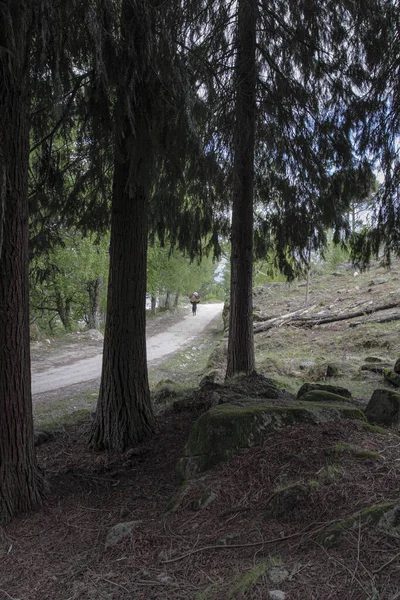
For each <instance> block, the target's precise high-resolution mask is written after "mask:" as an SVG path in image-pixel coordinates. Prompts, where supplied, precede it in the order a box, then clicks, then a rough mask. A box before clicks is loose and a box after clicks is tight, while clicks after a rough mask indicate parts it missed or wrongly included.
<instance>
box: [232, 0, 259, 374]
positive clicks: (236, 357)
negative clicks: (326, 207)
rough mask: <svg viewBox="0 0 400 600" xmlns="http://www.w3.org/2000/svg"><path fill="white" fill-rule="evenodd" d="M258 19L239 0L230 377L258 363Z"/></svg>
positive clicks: (247, 0)
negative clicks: (255, 272) (255, 281)
mask: <svg viewBox="0 0 400 600" xmlns="http://www.w3.org/2000/svg"><path fill="white" fill-rule="evenodd" d="M256 22H257V1H256V0H239V4H238V27H237V56H236V65H235V78H236V109H235V114H236V122H235V134H234V164H233V206H232V244H231V290H230V317H229V338H228V366H227V372H226V376H227V377H232V375H235V374H236V373H251V372H252V371H253V370H254V367H255V360H254V337H253V289H252V288H253V183H254V140H255V114H256V104H255V94H256Z"/></svg>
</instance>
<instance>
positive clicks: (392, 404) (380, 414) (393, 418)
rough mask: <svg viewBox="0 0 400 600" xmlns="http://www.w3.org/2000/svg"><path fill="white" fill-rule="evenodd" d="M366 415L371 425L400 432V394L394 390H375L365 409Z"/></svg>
mask: <svg viewBox="0 0 400 600" xmlns="http://www.w3.org/2000/svg"><path fill="white" fill-rule="evenodd" d="M365 415H366V417H367V419H368V421H370V422H371V423H379V424H381V425H387V426H388V427H393V428H394V429H397V430H400V394H399V393H398V392H395V391H392V390H385V389H378V390H375V391H374V393H373V394H372V396H371V400H370V401H369V402H368V405H367V407H366V409H365Z"/></svg>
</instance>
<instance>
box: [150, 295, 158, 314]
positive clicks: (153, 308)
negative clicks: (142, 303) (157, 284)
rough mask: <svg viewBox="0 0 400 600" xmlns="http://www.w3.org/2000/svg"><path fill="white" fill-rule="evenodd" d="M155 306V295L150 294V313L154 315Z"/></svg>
mask: <svg viewBox="0 0 400 600" xmlns="http://www.w3.org/2000/svg"><path fill="white" fill-rule="evenodd" d="M156 308H157V298H156V296H153V294H152V295H151V314H152V315H155V314H156Z"/></svg>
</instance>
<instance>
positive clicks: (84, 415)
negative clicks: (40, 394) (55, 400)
mask: <svg viewBox="0 0 400 600" xmlns="http://www.w3.org/2000/svg"><path fill="white" fill-rule="evenodd" d="M90 412H91V411H90V410H89V409H87V408H81V409H80V410H75V411H74V412H72V413H69V414H66V413H64V414H61V415H60V416H59V417H54V418H53V419H51V420H49V421H45V420H43V419H41V420H40V421H39V423H40V427H39V423H38V422H37V421H36V420H35V429H41V430H42V431H47V432H54V431H61V430H62V429H64V428H65V427H71V426H72V425H78V424H79V423H81V422H82V421H87V419H88V417H89V416H90Z"/></svg>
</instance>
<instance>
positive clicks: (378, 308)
mask: <svg viewBox="0 0 400 600" xmlns="http://www.w3.org/2000/svg"><path fill="white" fill-rule="evenodd" d="M398 306H400V302H392V303H390V304H383V305H381V306H375V307H373V308H366V309H364V310H358V311H356V312H353V313H346V314H344V315H337V316H332V317H326V318H324V319H316V318H307V319H301V320H300V319H299V320H297V321H296V323H294V324H295V325H296V326H299V327H303V326H304V327H314V325H325V324H326V323H335V322H336V321H347V320H348V319H355V318H357V317H363V316H364V315H372V314H373V313H376V312H379V311H382V310H390V309H391V308H397V307H398Z"/></svg>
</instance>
